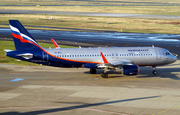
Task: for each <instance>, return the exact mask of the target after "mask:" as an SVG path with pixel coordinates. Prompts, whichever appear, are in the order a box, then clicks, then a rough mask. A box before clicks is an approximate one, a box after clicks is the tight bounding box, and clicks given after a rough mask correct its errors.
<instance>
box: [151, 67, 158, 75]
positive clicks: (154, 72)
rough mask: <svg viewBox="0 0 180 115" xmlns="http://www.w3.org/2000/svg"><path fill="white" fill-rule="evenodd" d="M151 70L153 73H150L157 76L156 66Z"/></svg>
mask: <svg viewBox="0 0 180 115" xmlns="http://www.w3.org/2000/svg"><path fill="white" fill-rule="evenodd" d="M152 68H153V72H152V73H153V74H154V75H157V71H156V66H152Z"/></svg>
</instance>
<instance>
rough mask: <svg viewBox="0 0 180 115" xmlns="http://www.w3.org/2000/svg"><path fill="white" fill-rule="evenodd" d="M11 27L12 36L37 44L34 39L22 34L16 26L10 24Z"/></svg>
mask: <svg viewBox="0 0 180 115" xmlns="http://www.w3.org/2000/svg"><path fill="white" fill-rule="evenodd" d="M10 28H11V32H12V35H13V37H14V38H16V39H20V40H21V42H28V43H33V44H35V45H37V42H36V41H34V40H33V39H32V38H30V37H29V36H27V35H25V34H22V33H21V32H20V31H19V30H18V29H17V28H15V27H13V26H11V25H10Z"/></svg>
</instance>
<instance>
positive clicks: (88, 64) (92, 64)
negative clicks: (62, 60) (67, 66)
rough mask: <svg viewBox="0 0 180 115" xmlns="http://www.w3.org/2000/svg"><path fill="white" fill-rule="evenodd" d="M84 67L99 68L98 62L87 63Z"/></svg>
mask: <svg viewBox="0 0 180 115" xmlns="http://www.w3.org/2000/svg"><path fill="white" fill-rule="evenodd" d="M82 67H85V68H97V64H94V63H86V64H84V65H82Z"/></svg>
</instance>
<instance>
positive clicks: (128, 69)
mask: <svg viewBox="0 0 180 115" xmlns="http://www.w3.org/2000/svg"><path fill="white" fill-rule="evenodd" d="M138 73H139V66H138V65H123V74H124V75H137V74H138Z"/></svg>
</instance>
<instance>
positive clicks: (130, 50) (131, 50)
mask: <svg viewBox="0 0 180 115" xmlns="http://www.w3.org/2000/svg"><path fill="white" fill-rule="evenodd" d="M128 51H129V52H135V51H149V50H148V49H129V50H128Z"/></svg>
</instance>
